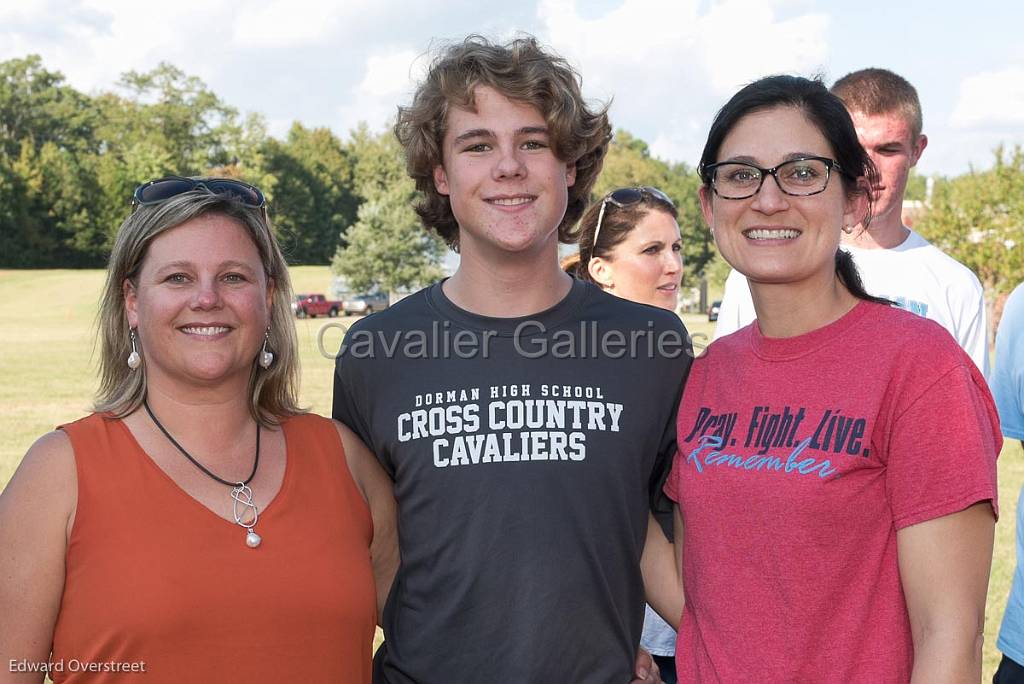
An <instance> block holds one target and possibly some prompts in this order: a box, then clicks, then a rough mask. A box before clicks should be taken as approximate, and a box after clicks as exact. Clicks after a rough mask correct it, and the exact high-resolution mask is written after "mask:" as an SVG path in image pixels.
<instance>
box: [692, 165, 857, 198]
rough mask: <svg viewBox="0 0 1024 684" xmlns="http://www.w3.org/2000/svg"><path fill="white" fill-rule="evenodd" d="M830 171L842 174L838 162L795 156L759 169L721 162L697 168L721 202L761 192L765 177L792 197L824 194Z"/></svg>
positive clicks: (753, 166)
mask: <svg viewBox="0 0 1024 684" xmlns="http://www.w3.org/2000/svg"><path fill="white" fill-rule="evenodd" d="M832 169H835V170H837V171H840V172H841V171H842V167H840V166H839V162H837V161H836V160H835V159H829V158H828V157H799V158H797V159H790V160H788V161H784V162H782V163H781V164H779V165H778V166H773V167H772V168H770V169H763V168H761V167H760V166H756V165H754V164H748V163H746V162H737V161H724V162H718V163H717V164H708V165H707V166H705V167H704V168H703V169H701V175H702V176H703V177H704V179H705V181H706V182H710V183H711V188H712V189H713V190H714V191H715V194H716V195H718V196H719V197H721V198H722V199H735V200H739V199H747V198H748V197H753V196H754V195H756V194H757V193H759V192H760V191H761V186H763V185H764V179H765V177H766V176H769V175H770V176H771V177H772V178H774V179H775V184H776V185H778V186H779V190H781V191H782V192H784V193H786V194H787V195H792V196H793V197H807V196H808V195H817V194H818V193H819V192H825V188H827V187H828V179H829V177H830V176H831V173H832Z"/></svg>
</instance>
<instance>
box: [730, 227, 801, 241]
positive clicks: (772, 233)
mask: <svg viewBox="0 0 1024 684" xmlns="http://www.w3.org/2000/svg"><path fill="white" fill-rule="evenodd" d="M743 235H744V236H745V237H746V238H747V239H749V240H793V239H795V238H798V237H800V231H799V230H793V229H792V228H751V229H750V230H745V231H743Z"/></svg>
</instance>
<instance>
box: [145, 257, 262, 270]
mask: <svg viewBox="0 0 1024 684" xmlns="http://www.w3.org/2000/svg"><path fill="white" fill-rule="evenodd" d="M176 268H186V269H188V268H195V264H194V263H193V262H191V261H186V260H184V259H181V260H178V261H172V262H170V263H168V264H164V265H163V266H161V267H160V268H159V269H157V273H162V272H163V271H167V270H171V269H176ZM229 268H237V269H243V270H246V271H250V272H255V271H254V269H253V268H252V266H250V265H249V264H247V263H245V262H244V261H236V260H234V259H230V260H228V261H223V262H221V263H220V264H218V265H217V270H219V271H223V270H225V269H229Z"/></svg>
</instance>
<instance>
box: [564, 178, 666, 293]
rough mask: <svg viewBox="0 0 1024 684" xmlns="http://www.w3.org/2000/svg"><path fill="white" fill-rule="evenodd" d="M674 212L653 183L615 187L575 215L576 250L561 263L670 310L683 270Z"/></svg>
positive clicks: (610, 289) (585, 277)
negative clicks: (577, 246)
mask: <svg viewBox="0 0 1024 684" xmlns="http://www.w3.org/2000/svg"><path fill="white" fill-rule="evenodd" d="M678 216H679V213H678V211H677V210H676V207H675V204H673V203H672V200H671V199H669V197H668V196H667V195H666V194H665V193H663V192H662V191H661V190H658V189H657V188H650V187H637V188H619V189H617V190H613V191H611V192H610V193H608V194H607V195H605V196H604V197H603V198H602V199H601V201H599V202H596V203H594V204H592V205H591V206H590V208H588V209H587V211H586V212H585V213H584V214H583V217H582V218H581V219H580V223H579V228H578V234H579V246H580V250H579V252H578V253H577V254H574V255H572V256H570V257H568V258H566V259H565V260H563V261H562V267H563V268H564V269H565V270H566V271H568V272H569V273H571V274H572V275H575V276H576V277H577V278H580V279H582V280H589V281H590V282H592V283H595V284H597V285H599V286H600V287H601V288H602V289H604V290H607V291H608V292H609V293H611V294H614V295H617V296H619V297H622V298H624V299H629V300H632V301H634V302H640V303H641V304H650V305H651V306H657V307H660V308H662V309H668V310H669V311H675V309H676V304H677V302H678V300H679V280H680V277H681V276H682V269H683V258H682V251H681V250H682V242H681V240H680V238H679V224H677V223H676V219H677V218H678Z"/></svg>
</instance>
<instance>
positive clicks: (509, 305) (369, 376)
mask: <svg viewBox="0 0 1024 684" xmlns="http://www.w3.org/2000/svg"><path fill="white" fill-rule="evenodd" d="M396 133H397V135H398V137H399V139H400V141H401V142H402V144H403V146H404V148H405V151H406V155H407V161H408V168H409V173H410V175H411V176H412V177H413V178H414V179H415V180H416V183H417V186H418V188H419V190H420V191H421V192H422V193H423V195H424V199H423V201H422V202H421V203H420V205H419V206H418V207H417V210H418V212H419V214H420V216H421V218H422V219H423V221H424V223H425V224H426V225H427V226H428V227H429V228H432V229H435V230H437V231H438V232H439V233H440V234H441V236H442V237H443V238H444V239H445V240H446V241H447V242H448V243H449V244H450V245H451V246H452V247H453V248H456V249H457V250H458V251H459V252H460V254H461V263H460V266H459V269H458V270H457V271H456V273H455V274H454V275H453V276H452V277H451V278H449V279H447V280H445V281H443V282H441V283H438V284H436V285H433V286H432V287H429V288H427V289H425V290H422V291H420V292H418V293H416V294H414V295H412V296H410V297H408V298H406V299H404V300H402V301H401V302H399V303H398V304H397V305H396V306H394V307H392V308H390V309H388V310H386V311H383V312H380V313H378V314H375V315H373V316H370V317H368V318H366V319H364V320H362V321H360V322H359V323H358V324H356V325H355V326H353V328H352V330H351V331H350V332H349V334H348V336H347V337H346V339H345V345H344V348H343V350H342V353H341V355H340V356H339V359H338V366H337V373H336V376H335V385H334V410H333V415H334V417H335V418H337V419H339V420H341V421H342V422H344V423H346V424H347V425H349V426H350V427H352V428H353V429H354V430H355V431H356V432H357V433H358V434H359V435H360V436H361V437H362V439H363V440H364V441H365V442H366V443H367V445H369V447H370V448H371V449H372V450H373V451H374V452H375V453H376V454H377V456H378V458H379V459H380V460H381V462H382V463H383V464H384V466H385V468H386V469H387V470H388V471H389V473H390V474H391V476H392V477H393V478H394V480H395V494H396V497H397V500H398V505H399V542H400V548H401V556H402V564H401V568H400V570H399V572H398V575H397V577H396V579H395V584H394V586H393V588H392V591H391V594H390V598H389V600H388V605H387V608H386V609H385V613H384V630H385V637H386V641H385V644H384V645H383V646H382V647H381V649H380V650H379V651H378V654H377V657H376V659H375V664H374V679H375V681H377V682H389V683H397V682H403V683H404V682H456V681H486V682H509V683H510V684H511V683H513V682H514V683H516V684H520V683H522V682H599V683H600V682H622V683H623V684H624V683H625V682H628V681H630V680H631V679H633V678H634V677H635V678H637V679H639V680H645V679H646V678H647V677H648V676H649V675H648V673H647V671H648V670H650V669H651V661H650V659H649V656H647V655H646V654H640V655H639V656H638V652H637V644H638V642H639V639H640V630H641V623H642V620H643V614H644V591H643V585H642V578H641V556H642V554H643V552H644V548H645V540H646V539H647V534H648V528H649V525H650V521H651V519H652V518H651V515H650V506H649V504H650V503H651V502H653V501H655V500H656V497H655V496H652V495H651V493H652V492H658V491H659V490H660V482H661V480H662V478H663V476H664V474H665V471H666V469H667V468H668V466H669V461H670V459H671V457H672V455H673V454H674V451H675V414H676V408H677V405H678V401H679V396H680V392H681V389H682V383H683V379H684V377H685V375H686V372H687V370H688V368H689V363H690V346H689V341H688V338H687V335H686V331H685V329H684V328H683V326H682V324H681V323H680V321H679V319H678V318H677V317H676V316H675V315H673V314H671V313H669V312H665V311H663V310H660V309H655V308H653V307H647V306H643V305H637V304H633V303H630V302H628V301H626V300H623V299H620V298H617V297H613V296H610V295H606V294H604V293H603V292H602V291H601V290H599V289H598V288H596V287H593V286H592V285H589V284H586V283H583V282H581V281H574V280H573V279H572V278H570V277H569V276H567V275H566V274H565V273H564V272H563V271H562V270H561V268H560V267H559V264H558V254H557V250H558V242H559V241H560V240H562V241H565V242H568V241H571V239H572V234H571V230H572V227H573V226H574V224H575V222H576V220H577V218H578V217H579V216H580V214H581V213H582V211H583V208H584V206H585V204H586V202H587V199H588V195H589V192H590V189H591V187H592V186H593V183H594V181H595V179H596V177H597V175H598V173H599V172H600V168H601V162H602V158H603V155H604V153H605V151H606V148H607V144H608V140H609V137H610V127H609V125H608V120H607V116H606V113H605V111H604V110H603V109H602V110H599V111H594V110H593V109H592V108H590V107H589V106H588V105H587V104H586V103H585V102H584V101H583V99H582V96H581V93H580V88H579V80H578V76H577V75H576V74H575V72H573V70H572V69H571V68H570V67H569V65H568V64H567V63H566V62H565V61H564V60H562V59H561V58H558V57H555V56H553V55H551V54H550V53H548V52H546V51H544V50H543V49H542V48H540V47H539V46H538V45H537V43H536V42H535V41H534V40H533V39H532V38H520V39H516V40H513V41H511V42H510V43H507V44H504V45H498V44H492V43H490V42H488V41H486V40H484V39H482V38H479V37H470V38H468V39H467V40H466V41H464V42H462V43H459V44H456V45H454V46H451V47H449V48H447V49H446V50H444V51H443V52H442V53H441V54H440V55H439V56H438V57H437V59H436V60H435V61H434V63H433V65H432V66H431V68H430V70H429V72H428V74H427V76H426V79H425V80H424V82H423V83H422V84H421V85H420V87H419V89H418V91H417V92H416V95H415V97H414V100H413V102H412V104H411V105H410V106H409V107H405V108H402V109H400V111H399V118H398V123H397V125H396ZM652 529H653V527H652ZM656 534H661V533H660V531H657V532H656ZM648 546H649V547H653V546H654V544H649V545H648ZM650 676H651V677H654V678H656V674H653V673H652V674H651V675H650ZM647 681H655V679H647Z"/></svg>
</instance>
